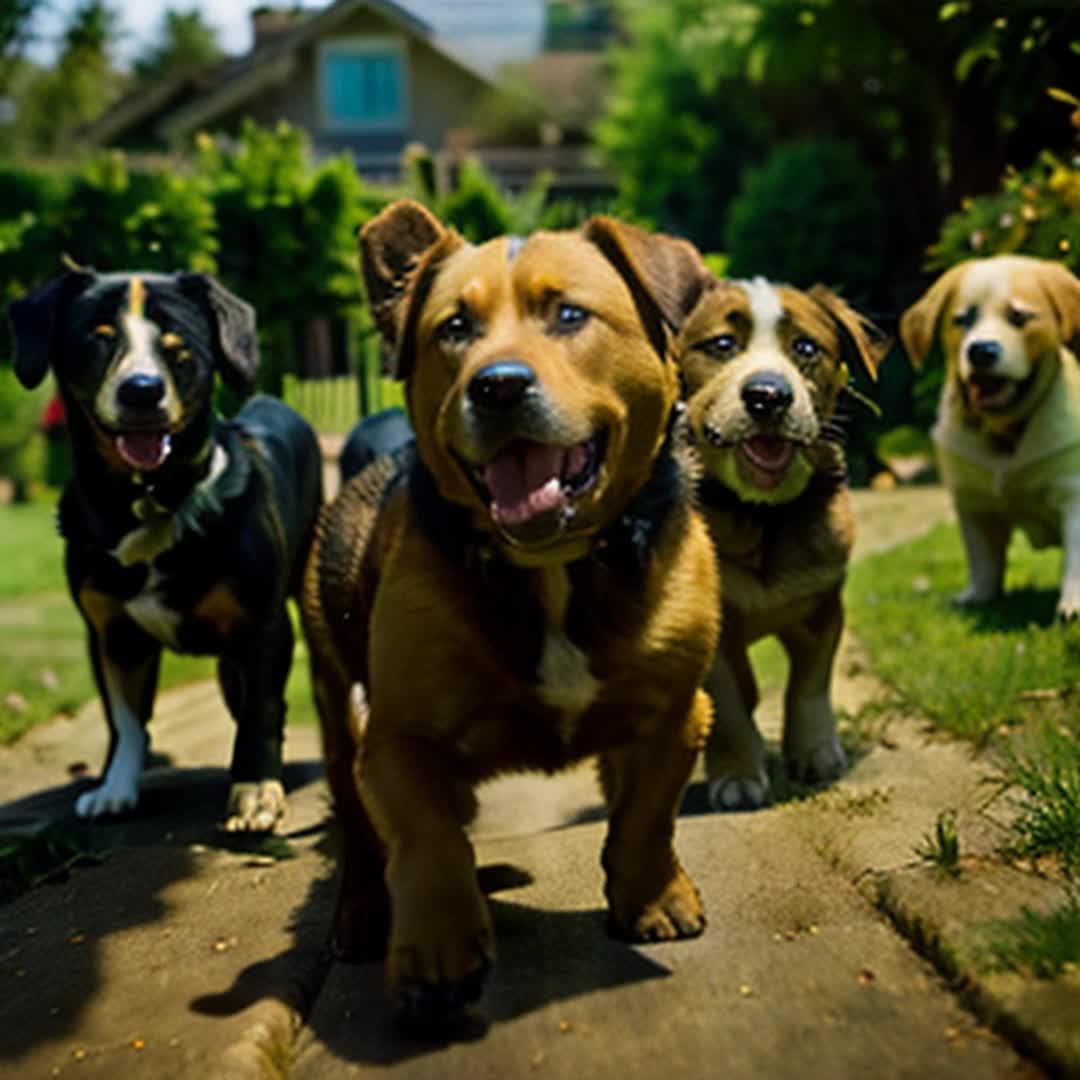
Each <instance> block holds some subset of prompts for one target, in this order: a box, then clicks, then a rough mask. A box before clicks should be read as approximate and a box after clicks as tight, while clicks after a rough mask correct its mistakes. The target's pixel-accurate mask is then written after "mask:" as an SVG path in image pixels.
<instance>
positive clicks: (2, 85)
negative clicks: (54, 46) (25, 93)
mask: <svg viewBox="0 0 1080 1080" xmlns="http://www.w3.org/2000/svg"><path fill="white" fill-rule="evenodd" d="M34 7H35V5H34V0H0V94H6V93H7V92H8V88H9V87H10V85H11V77H12V74H13V71H14V69H15V68H16V67H17V66H18V64H19V62H20V61H21V59H22V54H23V49H24V48H25V46H26V43H27V41H28V39H29V36H30V19H31V16H32V15H33V14H34Z"/></svg>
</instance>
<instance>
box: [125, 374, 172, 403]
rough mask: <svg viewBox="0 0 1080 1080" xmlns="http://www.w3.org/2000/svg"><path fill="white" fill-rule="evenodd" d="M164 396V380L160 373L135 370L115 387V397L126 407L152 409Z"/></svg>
mask: <svg viewBox="0 0 1080 1080" xmlns="http://www.w3.org/2000/svg"><path fill="white" fill-rule="evenodd" d="M164 396H165V380H164V379H163V378H162V377H161V376H160V375H150V374H147V373H145V372H136V374H134V375H129V376H128V377H127V378H126V379H125V380H124V381H123V382H122V383H121V384H120V386H119V387H118V388H117V391H116V398H117V400H118V401H119V402H120V404H121V405H123V406H125V408H128V409H153V408H154V407H155V406H157V405H160V404H161V399H162V398H163V397H164Z"/></svg>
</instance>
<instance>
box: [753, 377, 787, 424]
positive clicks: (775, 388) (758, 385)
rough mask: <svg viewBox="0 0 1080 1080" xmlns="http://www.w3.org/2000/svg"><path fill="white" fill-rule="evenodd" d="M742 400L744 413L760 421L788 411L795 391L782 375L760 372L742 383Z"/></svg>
mask: <svg viewBox="0 0 1080 1080" xmlns="http://www.w3.org/2000/svg"><path fill="white" fill-rule="evenodd" d="M742 399H743V404H744V405H745V406H746V411H747V412H748V413H749V414H750V415H751V416H753V417H757V418H759V419H760V418H764V417H767V416H774V415H776V414H778V413H782V412H784V411H785V410H786V409H789V408H790V407H791V403H792V402H793V401H794V400H795V391H794V390H792V388H791V383H789V382H788V381H787V379H785V378H784V376H783V375H779V374H777V373H776V372H774V371H760V372H758V373H757V374H756V375H751V376H750V378H748V379H747V380H746V382H744V383H743V386H742Z"/></svg>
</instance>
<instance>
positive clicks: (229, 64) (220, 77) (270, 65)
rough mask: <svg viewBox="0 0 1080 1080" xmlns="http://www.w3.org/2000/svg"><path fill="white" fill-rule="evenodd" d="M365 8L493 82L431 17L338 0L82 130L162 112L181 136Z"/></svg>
mask: <svg viewBox="0 0 1080 1080" xmlns="http://www.w3.org/2000/svg"><path fill="white" fill-rule="evenodd" d="M365 9H370V10H371V11H374V12H375V13H377V14H378V15H380V16H381V17H382V18H384V19H385V20H386V21H387V22H388V23H391V24H392V25H394V26H397V27H399V28H400V29H401V30H402V31H403V32H404V33H406V34H408V35H410V36H411V37H414V38H418V39H420V40H421V41H423V42H424V44H425V45H426V46H427V47H428V48H429V49H431V50H432V51H434V52H435V53H438V54H439V55H441V56H443V57H445V58H446V59H447V60H448V61H449V62H450V63H452V64H453V65H455V66H456V67H458V68H461V69H462V70H464V71H466V72H468V73H469V74H470V75H471V76H472V77H473V78H475V79H476V80H477V81H478V82H480V83H482V84H484V86H488V87H490V86H494V82H493V80H492V78H491V76H490V75H488V74H487V73H485V72H484V71H482V70H481V69H480V68H478V67H476V66H475V65H474V64H473V63H471V62H470V61H469V60H467V59H465V58H464V57H462V56H461V54H460V53H458V52H457V51H456V50H455V49H454V48H453V47H452V46H450V45H449V44H448V43H447V42H446V41H445V40H444V39H442V38H440V37H439V36H438V35H436V34H435V32H434V30H433V29H432V27H431V26H430V25H429V24H428V23H427V22H425V21H424V20H422V19H419V18H417V17H416V16H415V15H414V14H412V13H411V12H410V11H408V10H407V9H406V8H405V7H403V6H402V5H401V4H398V3H395V2H394V0H334V3H331V4H330V5H328V6H327V7H325V8H323V9H321V10H319V11H314V12H312V13H311V14H310V15H307V16H306V17H305V18H303V19H301V20H300V21H299V22H298V23H297V25H296V26H295V27H294V28H293V29H291V30H288V31H285V32H283V33H281V34H279V35H277V36H275V37H274V38H273V39H271V40H270V41H268V42H266V43H265V44H263V45H261V46H260V47H258V48H256V49H254V50H252V51H251V52H249V53H247V54H246V55H245V56H241V57H237V58H235V59H233V60H229V61H226V62H225V63H223V64H220V65H218V66H216V67H214V68H211V69H209V70H207V71H204V72H201V73H198V74H197V75H194V76H193V75H186V76H178V77H176V78H175V79H169V80H164V81H163V82H162V83H160V84H155V85H154V86H151V87H150V88H146V87H142V88H139V89H137V90H135V91H134V92H133V93H131V94H129V95H127V96H126V97H125V98H123V99H122V100H121V101H119V102H118V103H117V104H116V105H114V106H113V107H112V108H111V109H109V110H108V112H106V113H105V115H104V116H102V117H101V118H99V119H98V120H96V121H94V122H93V123H92V124H91V125H89V126H88V127H87V128H86V129H85V130H84V131H83V132H82V135H83V137H84V138H86V139H87V140H89V141H91V142H93V143H97V144H99V145H101V144H104V143H107V142H110V141H112V140H114V139H116V138H117V137H118V135H121V134H122V133H123V132H124V131H128V130H131V129H132V128H133V127H135V126H136V125H137V124H138V123H140V122H146V121H147V120H148V119H149V118H152V117H153V116H154V114H155V113H158V114H160V115H161V119H160V120H159V121H158V123H157V125H156V127H157V130H158V132H159V133H160V135H161V137H162V138H163V139H164V140H166V141H172V140H174V139H179V138H183V137H185V136H187V135H189V134H191V132H193V131H196V130H198V129H199V128H200V127H203V126H205V125H208V124H212V123H213V121H214V120H215V119H216V118H217V117H219V116H220V115H221V114H222V113H225V112H228V111H230V110H232V109H235V108H237V107H238V106H240V105H242V104H243V103H244V102H245V101H248V100H249V99H251V98H252V97H254V96H255V95H256V94H259V93H260V92H262V91H264V90H266V89H269V88H271V87H273V86H277V85H280V84H281V83H283V82H285V81H287V80H288V79H289V78H290V76H291V75H292V73H293V72H294V71H295V68H296V58H297V54H298V52H299V51H300V50H301V49H302V48H304V47H305V46H306V45H308V44H310V43H311V42H313V41H316V40H318V39H319V38H320V37H322V36H323V35H325V34H328V33H331V32H332V31H333V30H335V29H336V28H337V27H338V26H340V25H342V24H343V23H345V22H346V21H347V20H348V19H350V18H351V17H352V16H353V15H355V14H356V13H357V12H360V11H363V10H365ZM174 104H175V106H176V107H175V108H174V107H173V105H174Z"/></svg>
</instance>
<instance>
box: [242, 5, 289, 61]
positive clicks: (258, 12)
mask: <svg viewBox="0 0 1080 1080" xmlns="http://www.w3.org/2000/svg"><path fill="white" fill-rule="evenodd" d="M297 14H298V12H297V10H296V8H275V7H266V6H261V7H257V8H253V9H252V12H251V36H252V42H251V48H252V51H254V50H256V49H261V48H262V47H263V46H264V45H266V44H267V43H268V42H271V41H276V40H277V39H278V38H280V37H281V36H282V35H284V34H287V33H288V32H289V31H290V30H292V29H293V27H294V26H296V23H297Z"/></svg>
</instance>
